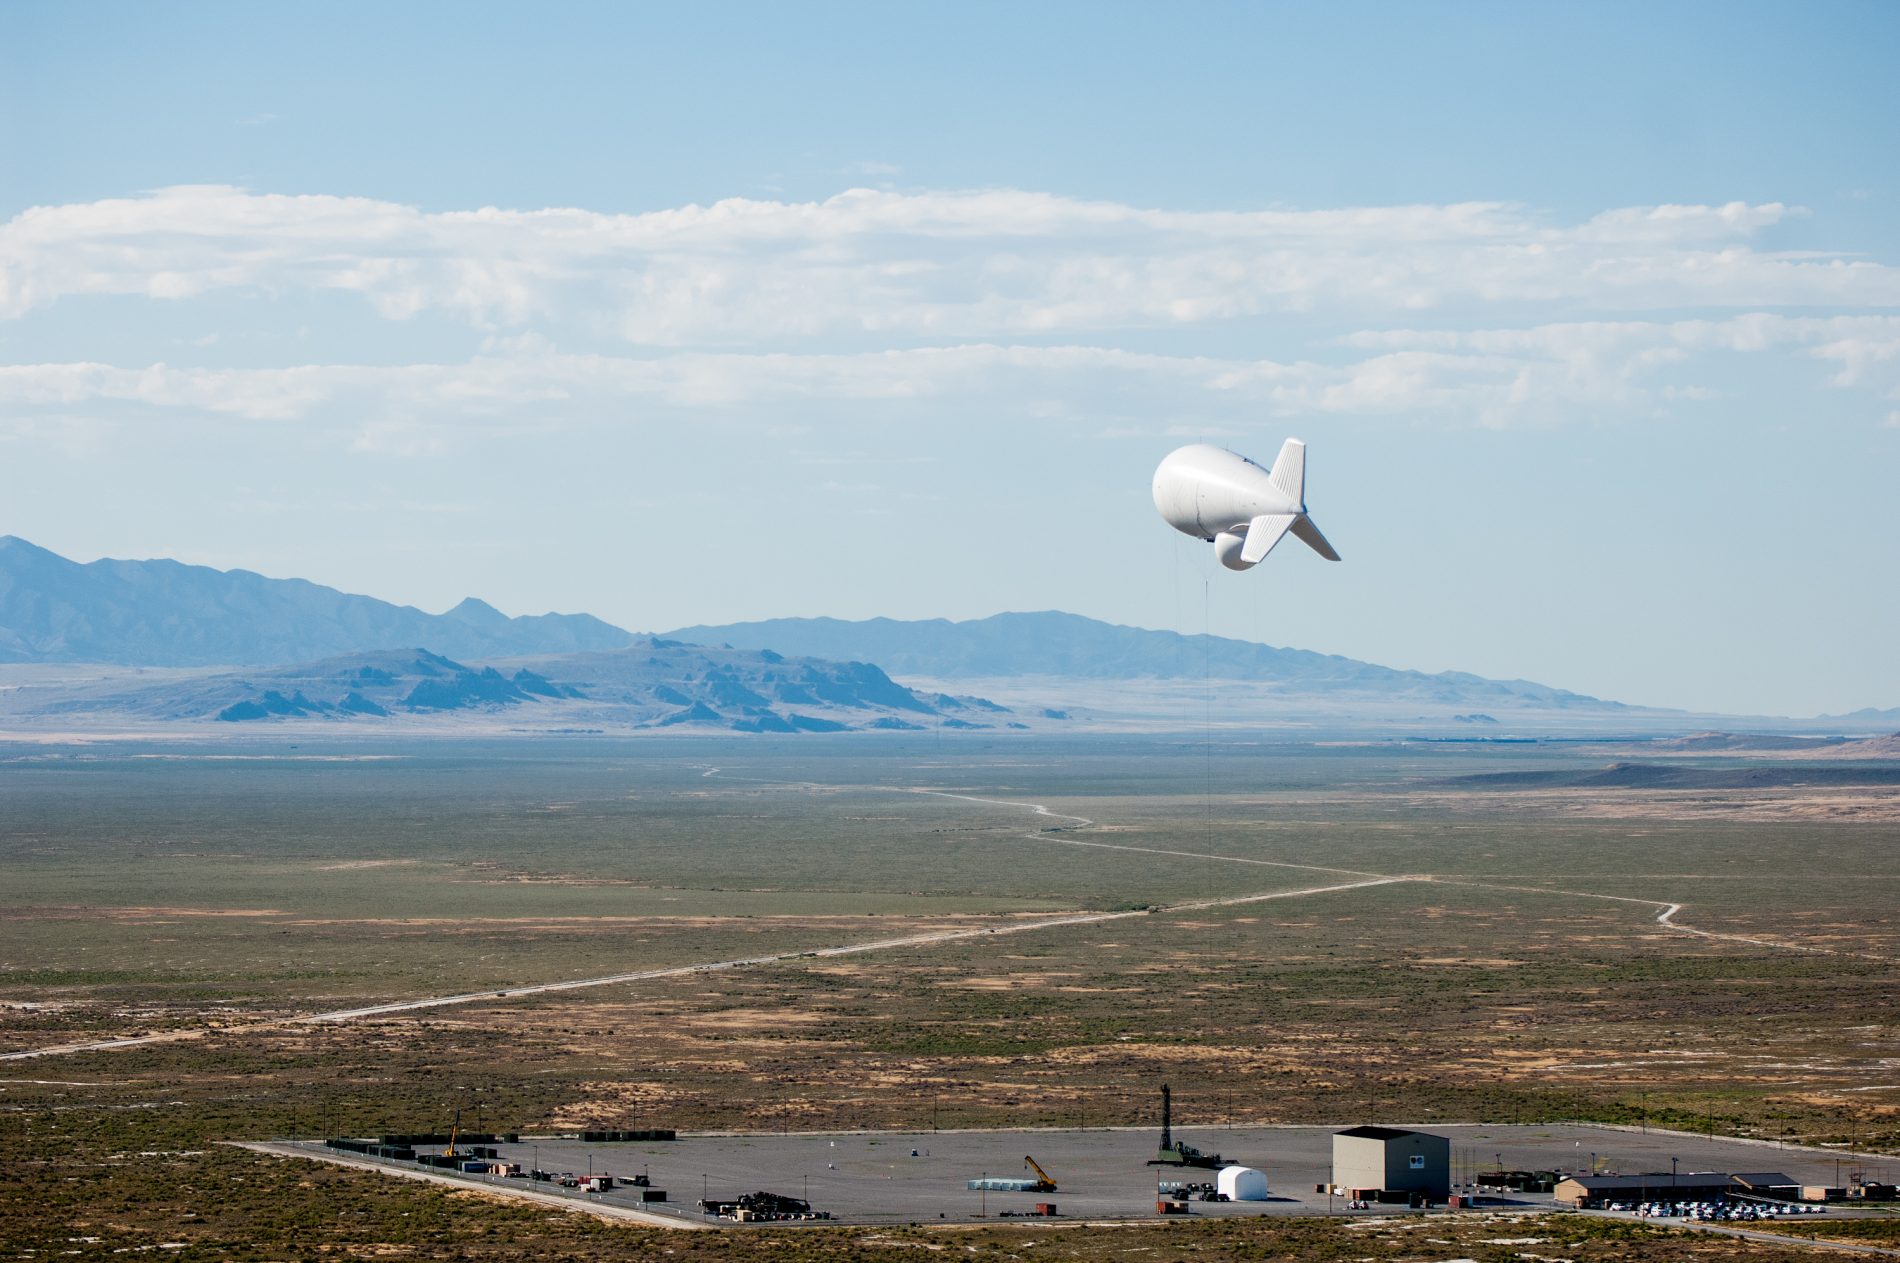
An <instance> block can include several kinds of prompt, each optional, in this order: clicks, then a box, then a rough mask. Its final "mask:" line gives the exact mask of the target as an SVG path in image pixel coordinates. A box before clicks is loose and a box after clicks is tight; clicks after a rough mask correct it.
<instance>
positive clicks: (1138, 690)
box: [0, 536, 1900, 740]
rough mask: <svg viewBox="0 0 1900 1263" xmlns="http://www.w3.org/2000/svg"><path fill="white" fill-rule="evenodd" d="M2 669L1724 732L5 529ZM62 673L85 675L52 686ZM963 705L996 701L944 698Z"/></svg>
mask: <svg viewBox="0 0 1900 1263" xmlns="http://www.w3.org/2000/svg"><path fill="white" fill-rule="evenodd" d="M413 646H426V648H424V649H419V648H413ZM694 646H715V647H716V648H711V649H704V650H702V649H698V648H695V647H694ZM720 646H723V648H717V647H720ZM781 655H782V658H781V657H780V656H781ZM0 664H14V665H13V666H12V667H11V668H9V669H10V670H11V671H12V672H13V675H12V676H10V677H9V678H10V679H11V680H28V681H29V682H28V683H24V684H19V685H17V686H16V687H12V688H11V691H10V690H7V689H0V718H5V717H7V716H20V715H23V714H25V713H26V712H25V711H24V710H22V708H23V707H26V708H29V709H32V708H37V709H34V713H35V714H37V715H39V716H40V717H41V719H50V717H53V716H56V715H59V714H65V715H67V716H69V717H72V718H75V719H77V718H79V717H81V716H85V715H90V716H93V717H94V718H95V719H96V720H99V721H101V722H103V717H104V716H106V715H108V714H112V713H119V714H122V715H124V716H126V717H128V718H134V719H137V720H138V721H140V722H165V721H168V720H190V719H207V718H212V717H215V716H218V715H225V718H226V720H227V721H228V722H233V723H240V722H249V723H255V722H267V721H277V720H293V719H296V720H305V719H317V718H328V719H339V720H342V719H352V718H362V717H367V718H390V717H395V718H402V717H405V716H407V717H409V718H411V719H414V720H416V721H417V722H421V721H422V719H424V718H426V717H428V716H434V717H436V718H437V719H440V718H441V717H443V716H448V715H458V714H459V715H467V716H473V715H477V714H483V715H490V716H491V717H492V716H493V715H497V714H501V713H503V712H507V713H511V714H512V713H519V714H523V715H527V714H533V715H537V716H541V719H539V720H537V721H536V722H537V723H541V722H544V721H546V722H552V721H551V719H550V718H549V717H550V716H552V715H553V714H554V712H555V711H556V710H560V711H563V712H572V713H573V715H574V716H582V715H592V716H593V718H592V719H591V720H588V719H582V718H575V720H574V722H576V723H598V724H603V725H607V726H610V727H626V726H628V725H631V726H634V727H642V726H650V725H657V724H660V723H662V722H665V723H668V724H675V723H682V724H684V723H699V724H705V725H711V726H716V727H736V728H741V729H746V728H754V727H757V728H765V729H774V730H781V731H782V730H785V729H788V728H789V729H797V728H799V727H800V725H801V723H804V721H807V720H809V721H812V722H811V723H809V724H807V725H806V726H807V727H809V728H824V727H826V726H827V725H829V724H836V725H842V726H846V727H864V726H871V727H902V726H903V725H905V724H907V723H911V722H918V723H927V724H929V725H931V726H933V727H948V726H956V725H957V724H977V723H987V722H991V721H992V720H994V719H995V717H996V715H998V714H1000V713H1001V707H1000V706H999V705H998V702H1000V703H1003V704H1007V705H1009V706H1013V707H1014V708H1015V710H1014V712H1013V713H1014V716H1015V717H1014V718H1008V719H1003V720H1001V721H1000V722H1001V723H1004V724H1016V723H1019V722H1021V721H1024V720H1026V721H1028V722H1029V723H1030V725H1031V726H1042V724H1043V723H1044V721H1050V722H1054V723H1057V724H1062V725H1065V726H1066V725H1067V724H1068V723H1069V722H1071V719H1072V718H1073V719H1074V720H1080V721H1085V722H1089V723H1095V724H1115V725H1122V726H1129V725H1132V726H1137V727H1175V728H1178V727H1180V726H1182V725H1183V724H1188V725H1189V726H1211V725H1213V724H1216V723H1219V724H1222V725H1225V726H1230V727H1258V726H1262V725H1271V726H1278V727H1284V728H1288V729H1293V730H1306V731H1317V730H1322V729H1326V730H1332V731H1350V732H1352V733H1354V734H1365V733H1379V732H1387V733H1390V732H1398V731H1407V732H1421V731H1434V730H1435V731H1439V732H1444V731H1451V732H1462V733H1463V734H1465V735H1464V736H1462V737H1461V738H1459V739H1463V740H1491V739H1506V738H1508V737H1510V736H1512V735H1513V734H1521V733H1523V732H1526V731H1530V732H1560V731H1563V732H1579V733H1581V732H1602V731H1613V730H1621V731H1629V732H1637V731H1642V732H1671V731H1673V732H1674V733H1680V732H1681V731H1682V728H1683V725H1684V724H1685V722H1686V721H1690V720H1692V719H1694V718H1700V719H1701V720H1703V721H1705V722H1702V723H1699V724H1698V725H1697V726H1701V727H1709V726H1713V725H1712V724H1709V723H1708V722H1706V721H1707V720H1717V721H1719V722H1728V721H1732V720H1733V719H1734V718H1735V717H1722V716H1702V717H1691V716H1687V715H1683V714H1681V713H1679V712H1674V711H1660V710H1653V709H1644V708H1640V707H1631V706H1625V705H1623V704H1621V703H1618V702H1610V701H1603V700H1601V699H1598V698H1594V697H1588V696H1585V695H1583V694H1580V693H1573V692H1570V691H1568V690H1565V689H1559V688H1552V687H1550V686H1548V685H1544V684H1537V683H1533V682H1531V681H1527V680H1491V679H1486V678H1484V677H1482V676H1477V675H1471V674H1468V673H1465V672H1459V671H1441V672H1422V671H1404V670H1397V669H1394V668H1391V667H1384V666H1379V665H1376V664H1374V663H1369V662H1360V661H1357V660H1355V659H1352V658H1345V657H1340V656H1338V655H1336V654H1323V653H1314V652H1311V651H1308V650H1304V649H1284V648H1276V647H1274V646H1271V645H1263V644H1255V643H1252V642H1249V641H1242V640H1229V639H1225V638H1223V637H1218V636H1183V635H1179V634H1177V633H1175V632H1167V631H1151V630H1147V629H1144V628H1138V627H1122V626H1117V625H1114V624H1110V623H1104V622H1098V621H1096V620H1094V619H1089V618H1083V617H1081V616H1079V615H1075V614H1064V613H1059V612H1053V611H1051V612H1043V613H1012V614H998V615H995V616H994V617H990V618H981V619H972V620H969V621H965V622H950V621H948V620H945V619H930V620H924V621H916V622H903V621H898V620H894V619H884V618H878V619H870V620H866V621H862V622H845V621H841V620H838V619H830V618H799V619H773V620H769V621H765V622H755V623H733V624H726V625H723V626H713V625H698V626H693V627H683V628H679V629H678V630H676V631H673V632H669V633H667V634H666V635H665V637H663V638H654V637H651V636H643V635H636V634H635V633H633V632H629V631H626V630H624V629H622V628H619V627H615V626H613V625H612V624H610V623H606V622H603V621H601V620H600V619H598V618H594V617H592V616H591V615H587V614H543V615H539V616H535V617H520V618H510V617H508V616H506V615H504V614H502V613H501V612H500V611H498V610H496V609H495V608H494V607H493V606H490V605H487V604H485V603H483V602H481V601H479V600H476V599H474V598H472V597H471V598H469V599H467V600H465V601H463V602H462V603H461V604H460V605H457V606H456V607H455V608H454V609H452V610H449V611H448V612H447V613H444V614H428V613H425V612H423V611H422V610H418V609H415V608H414V607H412V606H406V605H393V604H391V603H389V602H387V601H379V600H376V599H375V598H373V597H367V596H355V595H351V594H348V593H344V592H340V591H338V590H336V589H335V588H328V587H324V586H322V585H320V584H315V583H309V582H306V581H304V580H301V579H270V578H266V577H264V576H262V575H257V574H253V573H251V572H249V571H244V570H232V571H221V570H214V569H212V568H210V567H207V566H189V565H184V564H182V563H179V562H176V561H168V560H154V561H113V560H102V561H95V562H91V563H88V564H83V565H82V564H80V563H77V562H73V561H69V560H67V559H66V558H63V557H60V556H59V555H57V554H55V553H52V552H49V551H47V550H46V549H44V548H40V547H38V546H36V545H34V544H31V543H28V542H27V541H25V540H23V539H18V538H16V537H13V536H0ZM54 664H86V669H82V670H76V671H73V672H65V673H63V674H62V673H60V672H57V671H55V670H54ZM867 664H875V665H867ZM95 666H96V667H98V668H100V669H98V670H93V669H92V668H93V667H95ZM110 668H131V669H144V670H146V671H148V672H149V674H148V675H146V676H144V677H142V678H132V677H131V674H130V672H128V671H126V670H119V671H117V673H116V674H115V673H114V671H113V670H111V669H110ZM207 668H219V670H207ZM365 671H368V672H371V673H375V672H386V673H389V675H390V678H389V679H381V678H372V676H368V675H363V674H362V673H363V672H365ZM23 672H24V673H25V674H24V675H22V674H21V673H23ZM35 672H37V674H35ZM887 672H888V673H889V674H886V673H887ZM524 673H525V674H524ZM893 676H895V677H897V680H905V681H912V682H914V683H916V684H917V685H918V687H922V688H925V689H926V691H924V692H913V691H912V690H911V689H909V688H906V687H904V685H902V684H900V683H897V682H895V681H894V680H893V679H892V677H893ZM1216 681H1218V682H1219V685H1218V687H1216V686H1215V684H1214V682H1216ZM959 684H962V685H965V687H958V685H959ZM61 689H64V690H65V692H63V693H61V692H60V690H61ZM550 690H552V692H550ZM939 690H942V691H941V692H939ZM966 691H968V692H980V693H982V694H984V695H985V696H986V697H989V698H995V699H998V702H986V701H982V700H980V699H975V698H970V697H963V696H952V695H951V694H962V693H964V692H966ZM62 708H63V709H62ZM827 708H829V709H827ZM986 708H987V711H986ZM226 712H229V714H226ZM833 712H836V713H833ZM986 714H987V716H988V718H986V717H985V715H986ZM906 716H915V717H917V718H916V719H915V720H912V719H908V718H906ZM801 717H802V718H801ZM1896 717H1900V711H1876V710H1865V711H1859V712H1856V713H1855V714H1853V715H1847V716H1836V717H1832V718H1830V717H1825V716H1824V717H1821V718H1820V719H1816V720H1800V721H1783V720H1773V719H1763V718H1761V717H1756V718H1755V719H1751V720H1749V723H1750V725H1751V728H1753V729H1755V730H1759V731H1764V732H1765V731H1770V730H1777V731H1815V730H1820V731H1833V732H1844V731H1855V730H1858V731H1859V732H1863V733H1864V732H1868V731H1881V730H1891V729H1890V723H1891V721H1892V720H1893V719H1895V718H1896ZM952 720H955V721H956V724H953V723H951V721H952ZM36 722H37V721H36ZM1824 724H1825V725H1829V726H1828V727H1825V728H1824V727H1822V725H1824Z"/></svg>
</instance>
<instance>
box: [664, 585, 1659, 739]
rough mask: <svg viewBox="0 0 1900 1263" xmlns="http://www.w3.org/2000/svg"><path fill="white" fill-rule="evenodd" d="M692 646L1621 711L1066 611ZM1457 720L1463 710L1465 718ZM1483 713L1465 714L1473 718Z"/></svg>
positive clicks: (724, 639)
mask: <svg viewBox="0 0 1900 1263" xmlns="http://www.w3.org/2000/svg"><path fill="white" fill-rule="evenodd" d="M666 634H667V635H668V636H671V637H676V638H678V639H680V640H690V641H695V642H698V643H700V644H728V645H732V646H733V647H734V648H738V649H764V648H771V649H776V650H777V651H779V652H780V653H796V654H809V655H812V656H815V657H821V658H856V659H861V660H863V661H866V662H875V663H877V664H878V665H879V666H881V667H883V668H884V669H885V670H886V671H889V672H890V673H891V674H893V675H896V676H900V677H923V678H925V679H932V680H995V679H1002V678H1007V677H1011V676H1060V677H1064V678H1068V679H1084V680H1200V679H1202V678H1204V677H1209V676H1211V677H1212V678H1214V679H1217V680H1247V681H1252V682H1256V683H1270V684H1272V685H1274V686H1276V688H1278V689H1280V690H1283V691H1285V692H1288V693H1297V694H1300V695H1303V696H1313V695H1334V696H1340V697H1346V696H1358V697H1369V696H1373V697H1378V698H1382V699H1386V700H1391V701H1400V700H1405V701H1411V702H1417V703H1421V704H1430V705H1435V706H1487V707H1504V706H1517V707H1523V706H1534V707H1538V708H1541V709H1552V710H1576V709H1586V710H1597V711H1604V710H1610V711H1615V710H1626V709H1629V708H1627V707H1624V706H1623V705H1622V704H1620V703H1617V702H1606V701H1602V700H1599V699H1598V698H1594V697H1586V696H1584V695H1583V694H1581V693H1571V692H1568V691H1566V690H1564V689H1556V688H1551V687H1549V686H1548V685H1543V684H1534V683H1531V682H1530V681H1528V680H1487V679H1485V678H1484V677H1482V676H1477V675H1468V674H1466V673H1464V672H1462V671H1441V672H1437V673H1435V674H1427V673H1425V672H1422V671H1400V670H1395V669H1394V668H1392V667H1382V666H1377V665H1375V664H1373V663H1370V662H1360V661H1357V660H1356V659H1353V658H1342V657H1339V656H1338V655H1336V654H1324V653H1312V652H1310V651H1308V650H1305V649H1276V648H1274V647H1273V646H1272V645H1261V644H1255V643H1253V642H1251V641H1245V640H1228V639H1225V638H1223V637H1220V636H1183V635H1180V634H1178V633H1176V632H1168V631H1149V630H1147V629H1144V628H1140V627H1120V626H1116V625H1115V624H1113V623H1102V622H1097V621H1096V620H1095V619H1092V618H1083V617H1081V616H1080V615H1077V614H1063V613H1058V612H1054V611H1050V612H1046V613H1040V614H997V615H995V616H993V617H991V618H979V619H972V620H970V621H968V622H961V623H953V622H950V621H948V620H946V619H941V618H937V619H929V620H926V621H922V622H900V621H898V620H895V619H889V618H873V619H867V620H865V621H863V622H844V621H841V620H839V619H835V618H776V619H769V620H767V621H764V622H758V623H729V624H726V625H724V626H718V627H714V626H703V625H702V626H697V627H682V628H679V629H678V630H677V631H671V632H668V633H666ZM1465 718H1466V720H1467V722H1470V721H1471V718H1472V717H1465ZM1483 719H1484V717H1482V716H1480V717H1477V721H1478V722H1482V721H1483Z"/></svg>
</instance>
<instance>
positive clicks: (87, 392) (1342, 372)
mask: <svg viewBox="0 0 1900 1263" xmlns="http://www.w3.org/2000/svg"><path fill="white" fill-rule="evenodd" d="M1339 342H1340V344H1342V345H1343V346H1344V347H1346V348H1349V349H1351V350H1355V351H1361V352H1365V354H1361V355H1359V356H1357V357H1348V358H1346V359H1345V360H1343V361H1338V360H1329V361H1321V360H1316V359H1299V360H1289V361H1282V360H1272V359H1254V360H1241V359H1232V358H1217V357H1208V356H1178V355H1161V354H1154V353H1147V352H1138V351H1130V350H1124V349H1120V348H1114V347H1099V346H1079V345H1071V346H1053V347H1050V346H1024V345H1003V344H996V343H973V344H962V345H952V346H938V347H922V348H909V349H901V350H881V351H868V352H856V353H823V354H795V353H790V352H769V353H709V352H701V351H693V352H677V353H673V354H669V355H665V356H658V357H653V356H620V355H599V354H575V353H571V352H564V351H560V350H558V349H556V348H555V347H554V346H552V345H551V344H549V343H548V342H547V341H546V340H545V339H543V338H540V337H538V336H533V335H530V336H525V337H511V338H492V339H490V340H489V341H488V343H487V344H486V345H487V349H486V350H485V351H484V352H483V353H482V354H480V355H477V356H475V357H473V358H472V359H469V360H467V361H463V362H459V363H421V364H402V365H393V366H385V365H363V364H308V365H297V366H291V367H283V368H254V369H205V368H189V367H172V366H168V365H165V364H153V365H150V366H148V367H143V368H121V367H116V366H113V365H107V364H100V363H84V362H82V363H66V364H29V365H12V366H0V408H5V409H6V410H8V411H9V412H12V413H16V414H20V415H32V414H35V413H39V412H42V411H52V412H59V413H62V414H71V413H75V412H79V411H82V410H85V409H88V408H93V407H100V406H104V407H107V408H112V407H144V408H149V409H160V410H165V411H167V412H170V413H172V414H175V415H176V414H185V415H189V414H193V413H196V414H210V415H212V416H218V417H226V418H240V419H243V420H246V421H251V422H259V423H287V422H299V421H304V420H313V421H315V422H317V423H318V424H320V425H326V426H331V427H341V428H344V429H346V430H348V432H349V433H350V435H351V437H350V439H349V442H350V444H351V445H352V446H353V447H354V448H355V449H356V450H359V451H364V452H374V453H387V454H399V455H425V454H433V453H439V452H441V451H443V450H445V449H446V448H447V447H448V446H450V445H452V444H453V442H454V441H455V438H454V436H455V435H456V434H458V433H459V434H461V435H463V436H464V437H466V436H467V435H469V434H471V433H474V432H478V431H479V432H484V433H491V434H492V433H501V432H517V433H518V432H526V431H533V430H537V429H544V428H549V427H572V426H592V425H602V424H606V425H623V424H626V425H638V424H642V423H644V422H646V421H647V420H649V419H651V418H653V417H655V416H657V415H661V414H664V413H678V412H705V411H708V410H710V411H713V412H718V413H721V414H724V415H730V416H734V417H740V418H743V419H745V420H747V421H749V422H751V423H754V424H756V425H759V426H763V427H765V428H766V429H769V430H775V431H778V432H780V433H781V434H790V435H793V436H798V435H803V434H809V433H812V432H814V431H815V430H817V429H820V428H823V427H824V426H826V425H827V424H828V423H829V421H830V420H831V419H832V417H833V415H834V414H836V413H837V412H838V411H839V410H840V409H841V408H848V407H850V406H860V413H854V414H853V415H861V409H862V407H874V408H877V409H880V410H882V412H883V413H884V414H885V415H889V416H899V415H904V414H903V413H901V412H900V411H899V410H898V409H899V408H900V406H901V405H905V404H913V403H920V402H927V401H939V402H941V401H950V402H952V403H954V404H955V405H956V406H957V408H959V409H961V410H963V411H966V412H967V411H970V410H972V409H974V410H978V411H980V412H984V413H995V412H998V411H999V410H1000V411H1007V412H1008V413H1010V414H1011V415H1015V416H1020V417H1030V418H1037V419H1041V420H1046V421H1049V422H1051V423H1057V424H1059V423H1064V422H1069V421H1076V420H1089V421H1092V422H1094V423H1095V424H1094V425H1092V426H1091V431H1092V432H1095V433H1110V434H1113V433H1119V432H1121V430H1123V429H1125V428H1126V426H1127V422H1128V421H1129V420H1130V419H1137V418H1138V419H1140V420H1139V422H1138V425H1139V426H1144V427H1150V428H1152V427H1155V426H1162V427H1164V428H1165V432H1166V433H1168V434H1180V433H1187V432H1189V431H1192V432H1194V433H1197V434H1204V435H1212V434H1216V433H1217V432H1221V431H1223V429H1224V427H1227V426H1231V425H1233V424H1235V423H1236V421H1237V420H1239V419H1241V418H1251V417H1256V416H1259V415H1261V414H1268V415H1275V416H1286V417H1295V416H1301V415H1308V416H1311V415H1338V416H1367V417H1402V418H1421V419H1429V420H1433V421H1436V422H1441V423H1447V422H1448V423H1451V424H1460V425H1463V424H1479V425H1486V426H1513V425H1527V424H1549V423H1553V422H1558V421H1562V420H1566V419H1571V418H1574V417H1577V416H1592V417H1636V418H1641V417H1647V416H1650V415H1654V414H1656V413H1658V412H1661V411H1664V410H1666V409H1667V408H1668V406H1669V405H1670V404H1672V403H1695V402H1698V401H1704V400H1708V399H1710V398H1713V397H1715V396H1716V394H1717V392H1716V391H1715V390H1714V389H1713V388H1712V387H1713V386H1714V385H1719V384H1720V383H1721V382H1722V381H1723V374H1722V373H1721V371H1720V369H1719V366H1718V362H1717V361H1714V360H1711V359H1710V358H1709V357H1710V356H1711V355H1714V354H1717V353H1740V354H1750V355H1772V354H1778V355H1781V356H1783V357H1786V356H1788V355H1797V356H1803V357H1816V358H1820V359H1822V360H1824V361H1829V362H1832V363H1835V364H1838V365H1840V367H1839V369H1838V370H1837V371H1836V372H1835V373H1834V374H1833V375H1832V377H1831V384H1832V385H1834V386H1836V387H1840V388H1851V389H1857V390H1861V389H1867V390H1873V391H1876V392H1878V391H1881V390H1885V389H1889V388H1891V387H1893V385H1894V384H1895V383H1896V382H1900V317H1886V316H1879V317H1844V318H1837V319H1820V318H1807V317H1800V318H1784V317H1764V316H1762V315H1760V314H1756V313H1751V314H1749V315H1746V316H1742V317H1737V318H1735V319H1733V320H1729V321H1678V322H1672V323H1662V322H1649V321H1627V322H1586V323H1572V324H1552V325H1542V326H1536V327H1533V328H1526V329H1485V330H1470V331H1464V332H1446V331H1436V330H1424V331H1411V330H1384V331H1379V332H1376V333H1360V334H1354V335H1351V336H1349V337H1346V338H1343V339H1340V340H1339ZM1817 384H1818V383H1817ZM1184 410H1185V411H1186V412H1187V413H1188V414H1190V416H1189V417H1185V418H1184V417H1183V415H1182V414H1183V412H1184ZM918 415H927V414H918ZM1154 418H1162V419H1163V420H1161V421H1156V420H1154ZM1104 426H1106V427H1107V428H1106V429H1104V428H1103V427H1104ZM1155 432H1156V433H1160V432H1163V431H1162V430H1160V429H1157V430H1155Z"/></svg>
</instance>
